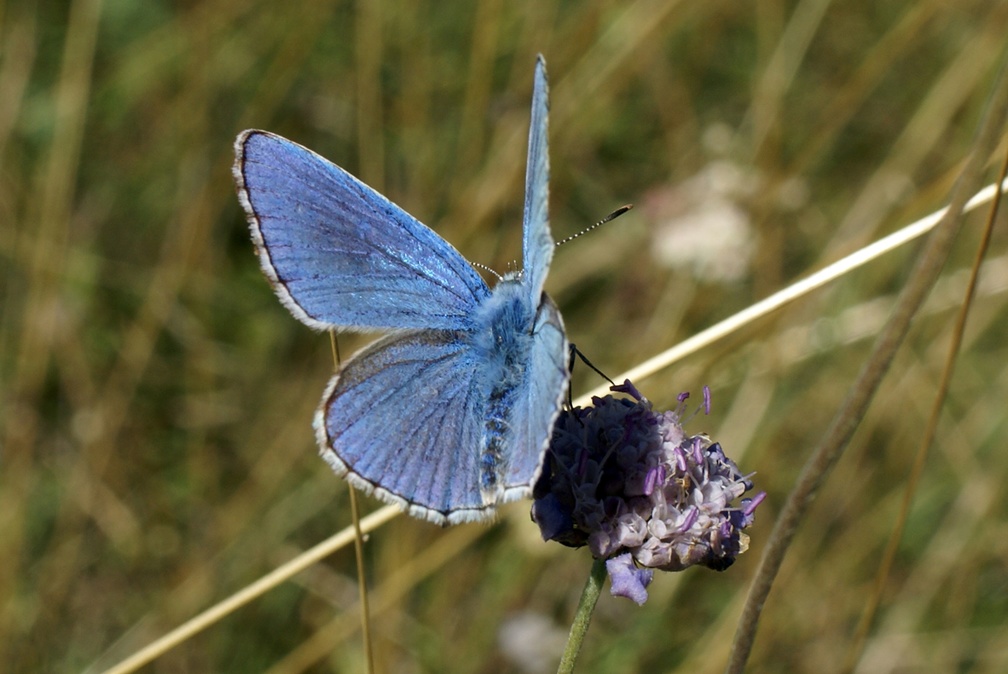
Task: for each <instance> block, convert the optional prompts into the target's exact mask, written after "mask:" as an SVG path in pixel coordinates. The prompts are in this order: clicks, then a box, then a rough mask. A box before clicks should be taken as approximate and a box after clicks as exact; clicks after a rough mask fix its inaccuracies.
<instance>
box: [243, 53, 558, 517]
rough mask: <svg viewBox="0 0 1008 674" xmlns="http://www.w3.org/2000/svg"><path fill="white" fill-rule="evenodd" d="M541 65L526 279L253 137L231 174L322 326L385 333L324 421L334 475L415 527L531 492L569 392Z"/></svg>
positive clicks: (280, 274)
mask: <svg viewBox="0 0 1008 674" xmlns="http://www.w3.org/2000/svg"><path fill="white" fill-rule="evenodd" d="M548 96H549V93H548V85H547V81H546V64H545V61H544V60H543V58H542V57H541V56H540V57H539V59H538V61H537V62H536V68H535V84H534V89H533V93H532V119H531V128H530V131H529V149H528V164H527V168H526V174H525V214H524V223H523V227H524V236H523V241H522V264H523V267H524V268H523V269H522V271H520V272H513V273H509V274H507V275H505V276H504V277H503V278H502V279H501V280H500V282H499V283H498V284H497V285H496V286H495V287H494V288H493V289H492V290H491V289H490V288H489V287H488V286H487V284H486V282H484V280H483V279H482V278H481V277H480V275H479V274H478V273H477V272H476V270H475V269H473V267H472V265H470V264H469V263H468V262H467V261H466V259H465V258H464V257H462V255H461V254H460V253H459V252H458V251H457V250H455V248H454V247H452V245H451V244H450V243H448V242H447V241H445V240H444V239H442V238H441V237H440V236H438V235H437V234H435V233H434V232H433V231H432V230H431V229H429V228H427V227H426V226H424V225H423V224H421V223H420V222H419V221H417V220H416V219H415V218H413V217H412V216H411V215H409V214H408V213H406V212H405V211H403V210H402V209H400V208H399V207H398V206H396V205H395V204H393V203H392V202H390V201H389V200H388V199H386V198H385V197H383V196H382V195H381V194H378V193H377V192H376V191H374V190H373V189H371V188H370V187H368V186H367V185H365V184H364V183H362V182H361V181H359V180H357V179H356V178H355V177H353V176H352V175H350V174H349V173H347V172H346V171H344V170H343V169H341V168H340V167H338V166H336V165H335V164H332V163H331V162H329V161H327V160H325V159H323V158H322V157H320V156H319V155H317V154H315V153H314V152H312V151H311V150H308V149H306V148H304V147H301V146H300V145H297V144H296V143H293V142H291V141H289V140H286V139H284V138H281V137H280V136H277V135H274V134H271V133H268V132H265V131H256V130H249V131H244V132H243V133H241V134H240V135H239V136H238V138H237V140H236V141H235V156H236V158H235V165H234V177H235V182H236V183H237V187H238V198H239V199H240V200H241V203H242V206H243V207H244V208H245V211H246V213H247V214H248V221H249V227H250V229H251V232H252V240H253V242H254V243H255V248H256V252H257V253H258V255H259V262H260V263H261V265H262V268H263V271H264V272H265V274H266V276H267V277H268V278H269V280H270V283H272V285H273V288H274V290H275V291H276V294H277V295H278V296H279V297H280V301H281V302H283V304H284V306H286V307H287V309H289V310H290V312H291V313H292V314H294V317H295V318H297V319H298V320H300V321H301V322H302V323H305V324H306V325H308V326H310V327H312V328H315V329H317V330H330V329H345V330H355V331H367V330H380V331H386V332H388V333H389V334H388V335H386V336H385V337H383V338H380V339H378V340H377V341H376V342H374V343H372V344H371V345H369V346H367V347H365V348H364V349H362V350H361V351H359V352H358V353H356V354H355V355H354V356H353V357H352V358H350V359H349V360H348V361H346V363H344V364H343V366H342V368H341V369H340V371H339V373H338V374H336V375H335V376H334V377H333V378H332V380H331V381H330V382H329V385H328V386H327V387H326V390H325V395H324V396H323V398H322V404H321V406H320V407H319V409H318V412H317V413H316V414H315V423H314V426H315V432H316V436H317V438H318V442H319V446H320V448H321V454H322V456H323V458H324V459H325V460H326V461H327V462H328V463H329V465H330V466H331V467H332V469H333V470H334V471H336V473H337V474H339V475H343V476H345V477H346V479H347V480H349V481H350V483H351V484H352V485H354V486H355V487H357V488H358V489H361V490H363V491H364V492H366V493H373V494H374V495H375V496H377V497H378V498H380V499H382V500H383V501H387V502H389V503H394V504H396V505H398V506H399V507H401V508H402V509H403V510H405V511H406V512H407V513H409V514H410V515H412V516H414V517H419V518H423V519H426V520H429V521H432V522H436V523H438V524H455V523H458V522H467V521H476V520H485V519H489V518H491V517H492V516H493V514H494V509H495V507H496V506H497V505H499V504H502V503H505V502H508V501H513V500H516V499H520V498H527V497H528V496H530V494H531V492H532V485H533V484H534V482H535V480H536V478H537V477H538V475H539V472H540V470H541V463H542V459H543V456H544V454H545V450H546V447H547V444H548V443H549V439H550V434H551V431H552V428H553V422H554V420H555V419H556V417H557V414H558V413H559V411H560V407H561V405H562V402H563V399H564V397H565V394H566V389H567V382H568V378H569V373H568V369H567V349H568V345H567V338H566V336H565V334H564V327H563V320H562V319H561V317H560V312H559V311H558V310H557V307H556V305H555V304H554V303H553V301H552V300H551V299H550V298H549V297H548V296H547V295H546V294H545V293H544V292H543V283H544V281H545V279H546V273H547V271H548V270H549V265H550V261H551V260H552V258H553V248H554V243H553V237H552V235H551V234H550V229H549V215H548V212H547V206H548V204H547V201H548V194H549V157H548V144H547V137H546V136H547V122H548V116H549V101H548Z"/></svg>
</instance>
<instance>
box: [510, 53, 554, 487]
mask: <svg viewBox="0 0 1008 674" xmlns="http://www.w3.org/2000/svg"><path fill="white" fill-rule="evenodd" d="M548 130H549V84H548V81H547V78H546V62H545V60H544V59H543V57H542V56H541V55H540V56H539V58H538V59H537V60H536V67H535V81H534V84H533V89H532V115H531V122H530V125H529V142H528V161H527V164H526V169H525V216H524V223H523V227H524V232H523V237H522V243H523V245H522V249H523V250H522V254H523V266H524V269H523V270H522V275H521V284H522V286H523V289H524V293H523V295H524V297H525V298H526V301H528V302H529V303H531V305H532V306H536V307H537V309H536V311H535V314H534V315H535V319H534V322H533V325H532V340H531V346H530V347H529V351H528V354H527V356H526V361H525V363H524V369H525V373H524V376H523V377H522V383H521V387H522V389H521V391H520V392H519V393H520V394H519V395H517V396H515V397H514V401H515V402H514V403H513V404H512V409H511V413H510V419H509V428H510V430H511V442H512V446H513V447H514V450H513V451H512V452H511V453H510V456H509V462H508V464H507V469H506V473H505V476H504V485H505V492H504V500H511V499H514V498H524V497H527V496H529V495H530V494H531V489H532V485H533V484H534V483H535V480H536V478H537V477H538V476H539V471H540V470H541V464H542V458H543V455H544V453H545V450H546V447H547V446H548V445H549V440H550V437H551V435H552V429H553V422H554V421H555V420H556V417H557V415H558V414H559V413H560V407H561V405H562V404H563V400H564V397H565V395H566V392H567V382H568V381H569V379H570V372H569V371H568V368H567V337H566V335H565V333H564V326H563V319H562V318H561V317H560V312H559V310H558V309H557V308H556V305H555V304H554V303H553V301H552V300H551V299H550V298H549V296H548V295H546V294H545V293H544V292H543V284H544V282H545V280H546V274H547V272H548V271H549V266H550V262H551V261H552V259H553V249H554V247H555V244H554V242H553V236H552V234H551V233H550V228H549V210H548V209H549V137H548Z"/></svg>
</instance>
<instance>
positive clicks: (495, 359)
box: [475, 279, 535, 505]
mask: <svg viewBox="0 0 1008 674" xmlns="http://www.w3.org/2000/svg"><path fill="white" fill-rule="evenodd" d="M534 320H535V308H534V307H533V306H532V305H531V302H530V301H529V299H528V289H527V288H525V287H524V286H523V285H522V284H521V283H520V282H519V281H518V280H517V279H505V280H504V281H501V282H500V283H499V284H497V286H496V287H495V288H494V289H493V292H492V293H491V294H490V297H488V298H487V300H486V301H485V302H484V303H483V304H482V306H481V307H480V310H479V311H478V312H477V313H476V315H475V327H476V331H475V342H476V343H475V347H476V348H477V350H478V351H479V352H480V353H481V355H482V356H483V358H484V362H485V363H487V365H488V367H486V368H485V375H484V377H485V378H484V381H483V382H481V383H482V390H483V391H484V395H485V398H484V400H486V405H485V407H484V417H483V418H484V423H483V434H482V438H481V441H480V476H479V481H480V492H481V493H482V495H483V502H484V503H485V504H487V505H490V504H494V503H497V502H498V501H499V500H500V498H501V494H502V493H503V490H504V485H503V481H502V477H503V475H504V474H505V472H506V470H507V464H506V461H507V454H506V452H505V448H507V447H509V446H510V443H509V438H510V437H511V435H512V429H511V427H510V419H511V411H512V409H513V407H514V402H515V401H514V398H515V396H516V395H517V393H518V392H519V391H521V390H523V386H522V384H523V382H524V379H525V377H526V376H527V374H528V373H527V371H526V364H527V363H528V358H529V353H530V351H531V349H532V326H533V322H534Z"/></svg>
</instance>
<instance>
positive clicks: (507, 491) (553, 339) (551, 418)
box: [502, 293, 570, 501]
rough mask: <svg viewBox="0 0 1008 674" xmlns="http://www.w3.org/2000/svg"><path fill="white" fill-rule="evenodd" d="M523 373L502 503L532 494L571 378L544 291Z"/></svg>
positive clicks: (560, 330) (563, 340)
mask: <svg viewBox="0 0 1008 674" xmlns="http://www.w3.org/2000/svg"><path fill="white" fill-rule="evenodd" d="M525 373H526V375H525V378H524V382H523V384H522V387H523V388H522V391H521V395H518V396H516V397H515V402H514V403H513V404H512V406H511V414H510V423H509V428H510V431H511V443H512V447H514V451H513V452H511V456H510V460H509V462H508V464H507V468H506V472H505V474H504V480H503V482H504V496H503V499H502V500H504V501H511V500H515V499H519V498H528V497H530V496H531V495H532V486H533V485H534V484H535V481H536V480H537V479H538V477H539V473H540V471H541V470H542V462H543V456H544V454H545V452H546V448H547V447H548V446H549V441H550V438H551V437H552V434H553V423H554V422H555V421H556V418H557V415H558V414H559V413H560V407H561V405H562V404H563V401H564V398H565V397H566V393H567V382H568V381H569V379H570V372H569V370H568V369H567V337H566V334H565V333H564V326H563V319H562V318H561V317H560V311H559V310H558V309H557V307H556V305H555V304H553V300H551V299H550V298H549V296H548V295H546V294H545V293H544V294H543V295H542V302H541V303H540V304H539V309H538V313H537V315H536V319H535V324H534V327H533V331H532V345H531V349H530V351H529V355H528V361H527V363H526V364H525Z"/></svg>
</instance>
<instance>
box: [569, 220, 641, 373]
mask: <svg viewBox="0 0 1008 674" xmlns="http://www.w3.org/2000/svg"><path fill="white" fill-rule="evenodd" d="M631 208H633V204H627V205H625V206H620V207H619V208H617V209H616V210H615V211H613V212H612V213H610V214H609V215H607V216H605V217H604V218H602V219H601V220H599V221H598V222H596V223H595V224H594V225H592V226H591V227H586V228H585V229H582V230H581V231H580V232H578V233H577V234H573V235H571V236H568V237H567V238H566V239H564V240H563V241H557V242H556V245H558V246H561V245H563V244H565V243H567V242H568V241H573V240H574V239H576V238H578V237H579V236H581V235H582V234H587V233H588V232H590V231H592V230H593V229H595V228H596V227H601V226H602V225H604V224H605V223H607V222H610V221H612V220H615V219H616V218H618V217H619V216H621V215H623V214H624V213H626V212H627V211H629V210H630V209H631ZM579 355H580V354H579ZM581 359H582V360H584V356H581ZM585 362H586V363H587V362H588V361H586V360H585ZM596 372H598V370H596ZM599 374H602V373H601V372H599ZM602 376H603V377H605V375H602ZM606 379H608V377H606Z"/></svg>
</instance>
